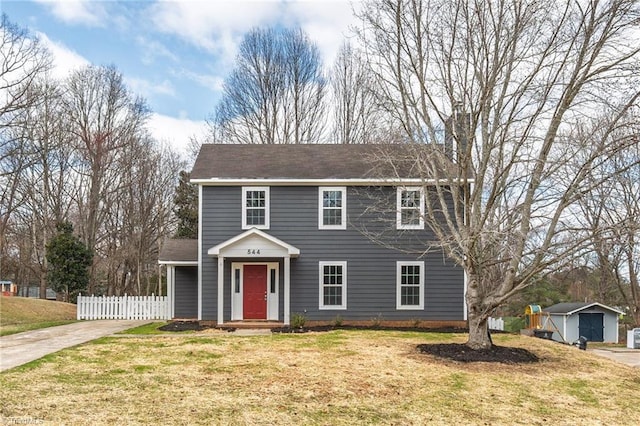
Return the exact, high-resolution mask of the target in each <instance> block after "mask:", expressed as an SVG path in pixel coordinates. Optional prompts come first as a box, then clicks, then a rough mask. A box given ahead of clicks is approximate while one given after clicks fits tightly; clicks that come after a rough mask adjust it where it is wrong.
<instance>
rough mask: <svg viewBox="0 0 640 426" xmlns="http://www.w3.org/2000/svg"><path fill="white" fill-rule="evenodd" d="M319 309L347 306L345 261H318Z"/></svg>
mask: <svg viewBox="0 0 640 426" xmlns="http://www.w3.org/2000/svg"><path fill="white" fill-rule="evenodd" d="M319 266H320V309H346V308H347V262H320V265H319Z"/></svg>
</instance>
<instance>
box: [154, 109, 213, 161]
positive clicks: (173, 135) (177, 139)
mask: <svg viewBox="0 0 640 426" xmlns="http://www.w3.org/2000/svg"><path fill="white" fill-rule="evenodd" d="M181 116H184V114H181ZM206 126H207V125H206V123H205V122H204V121H202V120H201V121H196V120H190V119H188V118H186V117H185V118H175V117H169V116H166V115H161V114H156V113H153V114H151V117H150V119H149V122H148V127H149V130H150V132H151V135H152V136H153V137H154V139H156V140H158V141H160V142H168V143H169V144H171V146H172V147H173V148H175V149H176V150H177V151H178V152H180V153H182V154H185V153H187V147H188V145H189V138H190V137H196V138H197V139H198V140H203V139H204V136H205V134H206Z"/></svg>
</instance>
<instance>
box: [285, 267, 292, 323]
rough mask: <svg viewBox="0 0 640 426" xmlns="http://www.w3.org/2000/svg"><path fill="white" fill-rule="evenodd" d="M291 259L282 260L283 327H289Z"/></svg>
mask: <svg viewBox="0 0 640 426" xmlns="http://www.w3.org/2000/svg"><path fill="white" fill-rule="evenodd" d="M290 269H291V257H290V256H286V257H285V258H284V325H289V323H290V318H289V317H290V316H291V315H290V314H291V312H290V309H291V308H290V300H291V295H290V294H289V293H290V287H291V274H290V272H291V271H290Z"/></svg>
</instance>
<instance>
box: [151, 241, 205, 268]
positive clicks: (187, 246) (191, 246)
mask: <svg viewBox="0 0 640 426" xmlns="http://www.w3.org/2000/svg"><path fill="white" fill-rule="evenodd" d="M197 261H198V240H192V239H172V240H166V241H165V242H164V245H163V246H162V250H160V255H159V256H158V262H159V263H169V262H170V263H180V262H184V263H188V262H197Z"/></svg>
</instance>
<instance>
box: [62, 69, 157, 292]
mask: <svg viewBox="0 0 640 426" xmlns="http://www.w3.org/2000/svg"><path fill="white" fill-rule="evenodd" d="M65 95H66V96H65V98H64V103H65V113H66V115H67V117H68V120H69V129H68V131H69V133H70V134H71V135H72V136H73V138H74V139H75V142H76V150H77V151H76V152H77V153H78V161H77V163H76V164H77V170H76V171H77V173H78V174H79V176H80V179H81V180H82V184H81V186H80V188H81V189H80V190H79V191H78V193H77V197H76V201H77V207H78V218H79V227H78V228H79V231H80V234H81V235H82V237H83V241H84V243H85V244H86V246H87V247H89V248H90V249H91V250H96V248H97V246H98V244H99V243H100V241H99V237H100V234H99V231H100V229H101V227H102V225H103V224H104V222H105V218H106V215H107V214H108V211H109V208H108V207H107V206H108V204H109V203H110V202H111V201H112V200H114V199H115V198H117V194H118V190H119V186H118V185H119V183H120V182H119V174H120V173H121V171H120V170H119V169H118V167H117V159H118V158H119V157H120V156H123V155H127V149H128V148H129V147H130V146H131V145H132V144H134V143H135V141H136V140H139V139H141V138H144V137H145V136H146V135H145V128H144V125H145V121H146V119H147V117H148V112H149V111H148V109H147V107H146V105H145V102H144V100H143V99H141V98H136V97H134V96H133V95H132V94H131V93H130V92H129V90H128V89H127V88H126V86H125V85H124V83H123V80H122V75H121V74H120V73H119V72H118V71H117V70H116V69H115V68H113V67H95V66H89V67H86V68H84V69H81V70H79V71H75V72H74V73H73V74H72V75H71V77H70V78H69V80H68V81H67V84H66V92H65ZM99 260H100V257H99V256H94V266H93V267H92V268H91V278H92V279H91V281H90V286H92V285H94V284H95V282H96V269H95V266H96V262H98V261H99ZM89 290H91V288H90V289H89Z"/></svg>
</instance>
